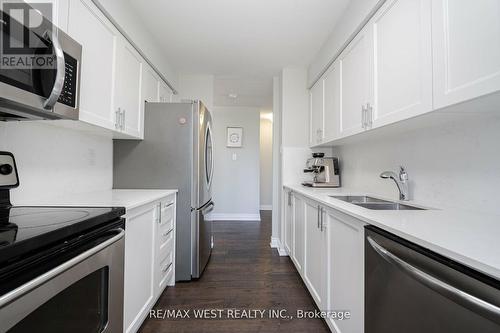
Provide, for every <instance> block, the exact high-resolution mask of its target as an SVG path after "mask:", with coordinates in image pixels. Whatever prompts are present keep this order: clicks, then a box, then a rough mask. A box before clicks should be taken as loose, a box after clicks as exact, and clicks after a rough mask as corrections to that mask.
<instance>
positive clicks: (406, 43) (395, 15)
mask: <svg viewBox="0 0 500 333" xmlns="http://www.w3.org/2000/svg"><path fill="white" fill-rule="evenodd" d="M369 24H371V25H372V31H373V40H374V43H373V47H374V50H373V54H374V55H375V56H374V57H373V65H372V68H373V78H374V80H373V89H374V91H373V96H374V99H373V101H372V102H371V103H370V104H371V106H372V108H371V113H372V114H371V115H370V116H371V117H372V118H373V119H372V121H373V124H372V126H373V127H379V126H383V125H387V124H390V123H393V122H396V121H400V120H404V119H408V118H411V117H414V116H417V115H420V114H423V113H426V112H429V111H431V110H432V50H431V48H432V40H431V0H389V1H387V2H386V3H385V4H384V5H383V6H382V8H381V9H380V10H379V11H378V12H377V13H376V14H375V16H374V17H373V19H372V20H371V22H370V23H369Z"/></svg>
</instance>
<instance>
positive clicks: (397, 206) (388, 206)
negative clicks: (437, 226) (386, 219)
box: [330, 195, 425, 210]
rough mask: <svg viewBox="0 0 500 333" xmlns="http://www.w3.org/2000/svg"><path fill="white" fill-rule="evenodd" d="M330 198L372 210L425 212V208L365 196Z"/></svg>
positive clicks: (335, 196) (336, 196)
mask: <svg viewBox="0 0 500 333" xmlns="http://www.w3.org/2000/svg"><path fill="white" fill-rule="evenodd" d="M330 197H331V198H334V199H337V200H342V201H345V202H348V203H351V204H353V205H356V206H360V207H363V208H367V209H372V210H425V208H419V207H415V206H410V205H406V204H402V203H399V202H394V201H388V200H383V199H377V198H373V197H369V196H364V195H330Z"/></svg>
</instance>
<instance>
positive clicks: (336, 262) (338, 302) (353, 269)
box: [326, 211, 364, 333]
mask: <svg viewBox="0 0 500 333" xmlns="http://www.w3.org/2000/svg"><path fill="white" fill-rule="evenodd" d="M326 219H327V221H326V224H327V225H328V229H327V230H328V238H329V242H328V243H329V248H328V251H327V253H328V255H329V259H328V261H329V267H330V275H329V276H330V277H329V287H328V294H329V297H328V298H329V309H336V310H348V311H350V314H351V319H349V320H333V319H328V320H329V321H330V324H331V325H332V326H334V327H335V329H336V331H337V332H338V333H349V332H352V333H356V332H363V331H364V228H363V224H362V223H361V222H358V221H347V220H344V219H340V218H338V217H337V216H336V215H334V213H332V212H330V211H329V212H327V214H326ZM353 220H354V219H353Z"/></svg>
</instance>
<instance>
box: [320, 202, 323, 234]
mask: <svg viewBox="0 0 500 333" xmlns="http://www.w3.org/2000/svg"><path fill="white" fill-rule="evenodd" d="M320 210H321V212H320V216H321V224H320V230H321V232H323V207H321V208H320Z"/></svg>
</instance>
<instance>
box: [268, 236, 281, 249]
mask: <svg viewBox="0 0 500 333" xmlns="http://www.w3.org/2000/svg"><path fill="white" fill-rule="evenodd" d="M269 245H270V246H271V248H273V249H279V248H280V246H281V242H280V239H279V238H278V237H271V243H270V244H269Z"/></svg>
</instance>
